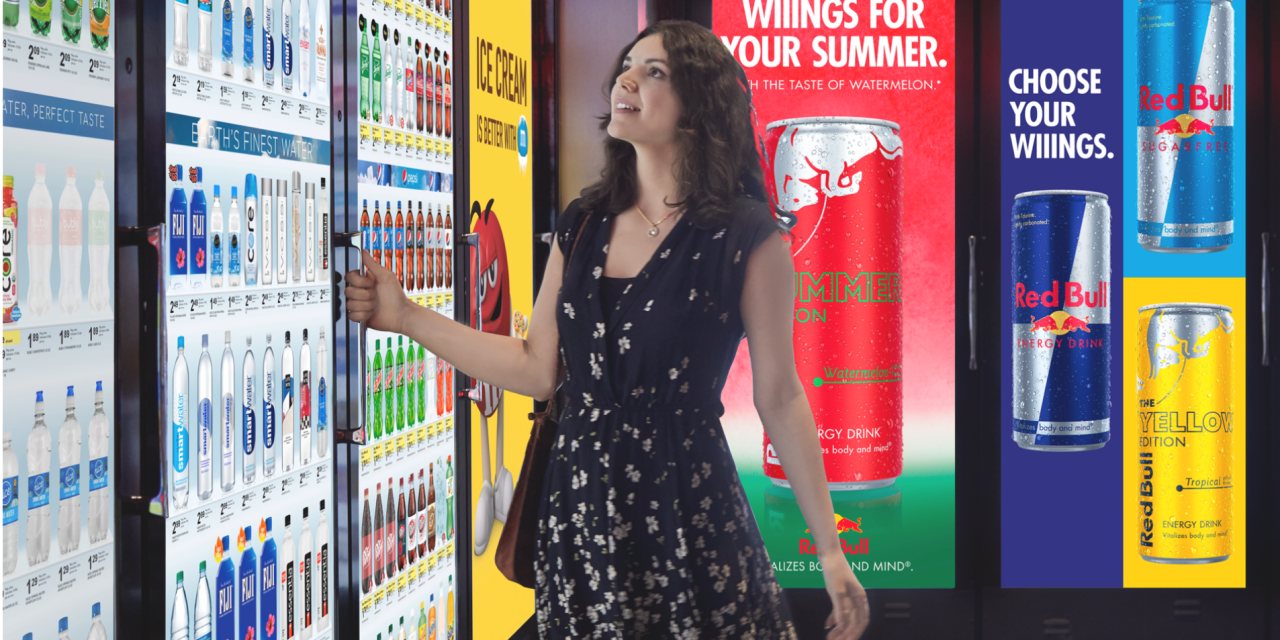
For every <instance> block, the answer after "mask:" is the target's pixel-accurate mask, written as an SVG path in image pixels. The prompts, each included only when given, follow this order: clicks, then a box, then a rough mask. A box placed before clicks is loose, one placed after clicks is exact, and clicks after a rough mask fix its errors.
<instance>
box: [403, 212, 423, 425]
mask: <svg viewBox="0 0 1280 640" xmlns="http://www.w3.org/2000/svg"><path fill="white" fill-rule="evenodd" d="M409 219H410V220H412V219H413V216H409ZM407 254H408V255H410V256H412V255H413V251H409V252H408V253H407ZM409 271H410V272H411V273H412V269H410V270H409ZM417 359H418V352H417V351H415V350H414V349H413V340H410V341H409V348H408V349H406V350H405V354H404V366H405V371H404V421H405V425H406V426H407V427H408V428H409V429H410V430H413V429H414V428H415V427H417V426H418V417H417V416H418V401H417V399H416V398H415V396H416V395H417V391H418V363H417ZM422 444H426V443H422Z"/></svg>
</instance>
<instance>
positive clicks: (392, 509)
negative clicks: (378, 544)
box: [382, 478, 399, 580]
mask: <svg viewBox="0 0 1280 640" xmlns="http://www.w3.org/2000/svg"><path fill="white" fill-rule="evenodd" d="M386 514H387V524H386V527H385V528H384V529H383V535H384V536H385V538H384V539H383V541H382V553H383V554H385V558H386V559H385V561H384V562H383V565H384V567H385V569H386V571H387V580H390V579H391V577H392V576H394V575H395V574H396V531H397V529H398V525H399V523H397V522H396V490H395V487H394V486H393V485H392V484H391V478H387V511H386Z"/></svg>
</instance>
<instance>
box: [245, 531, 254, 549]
mask: <svg viewBox="0 0 1280 640" xmlns="http://www.w3.org/2000/svg"><path fill="white" fill-rule="evenodd" d="M244 539H245V542H246V543H248V544H250V545H252V544H253V527H245V528H244Z"/></svg>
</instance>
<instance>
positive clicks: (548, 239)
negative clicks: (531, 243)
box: [533, 231, 556, 245]
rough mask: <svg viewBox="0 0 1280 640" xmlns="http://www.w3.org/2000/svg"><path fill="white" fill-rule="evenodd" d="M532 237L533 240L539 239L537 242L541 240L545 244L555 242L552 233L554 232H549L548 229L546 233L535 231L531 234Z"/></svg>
mask: <svg viewBox="0 0 1280 640" xmlns="http://www.w3.org/2000/svg"><path fill="white" fill-rule="evenodd" d="M533 239H534V240H537V241H539V242H542V243H545V244H548V245H550V244H554V243H555V241H556V234H554V233H552V232H550V231H548V232H546V233H535V234H533Z"/></svg>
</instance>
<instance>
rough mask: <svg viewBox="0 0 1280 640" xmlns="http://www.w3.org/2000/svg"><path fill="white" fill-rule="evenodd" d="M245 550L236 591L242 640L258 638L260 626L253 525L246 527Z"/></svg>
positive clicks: (242, 554) (244, 532) (241, 556)
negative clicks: (238, 595) (238, 597)
mask: <svg viewBox="0 0 1280 640" xmlns="http://www.w3.org/2000/svg"><path fill="white" fill-rule="evenodd" d="M241 535H243V536H244V552H243V553H241V554H240V579H239V581H237V583H236V591H237V592H238V593H239V594H240V635H238V636H237V638H240V639H241V640H246V639H253V638H257V637H258V634H257V626H258V624H257V623H258V588H257V587H258V584H257V583H258V580H257V577H258V554H257V553H254V551H253V527H245V528H244V531H243V532H242V533H241Z"/></svg>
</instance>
